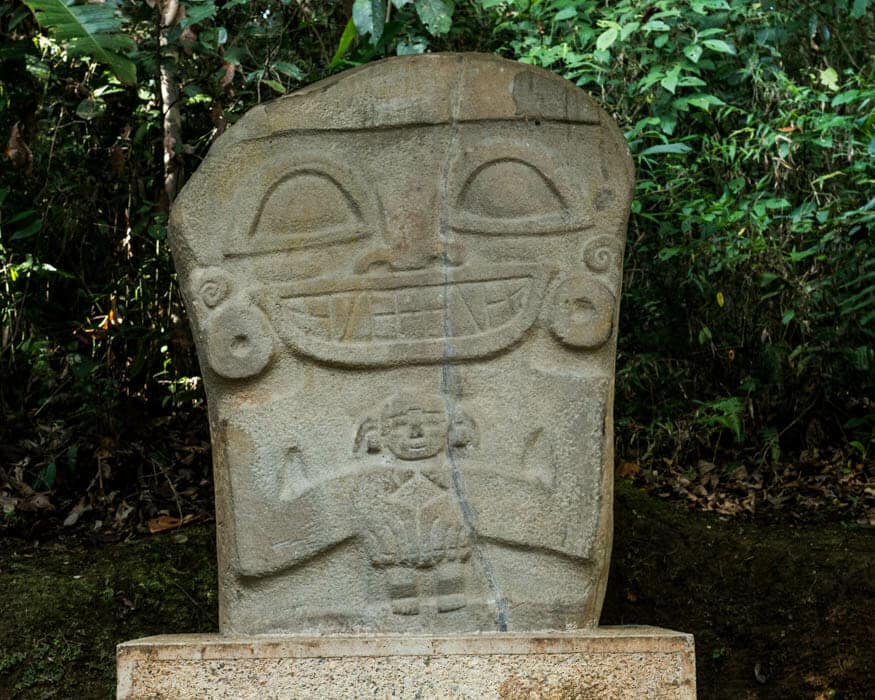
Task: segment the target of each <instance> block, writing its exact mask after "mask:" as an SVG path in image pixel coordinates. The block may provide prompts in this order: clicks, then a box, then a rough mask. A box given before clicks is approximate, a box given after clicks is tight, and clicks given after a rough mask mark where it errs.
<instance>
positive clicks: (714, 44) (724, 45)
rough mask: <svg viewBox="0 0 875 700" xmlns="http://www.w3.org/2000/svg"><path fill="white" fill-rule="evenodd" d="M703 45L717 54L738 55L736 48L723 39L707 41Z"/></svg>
mask: <svg viewBox="0 0 875 700" xmlns="http://www.w3.org/2000/svg"><path fill="white" fill-rule="evenodd" d="M702 44H703V45H704V46H705V47H706V48H709V49H711V50H712V51H716V52H717V53H731V54H732V55H733V56H734V55H735V54H736V51H735V47H734V46H733V45H732V44H730V43H729V42H728V41H723V39H705V40H704V41H703V42H702Z"/></svg>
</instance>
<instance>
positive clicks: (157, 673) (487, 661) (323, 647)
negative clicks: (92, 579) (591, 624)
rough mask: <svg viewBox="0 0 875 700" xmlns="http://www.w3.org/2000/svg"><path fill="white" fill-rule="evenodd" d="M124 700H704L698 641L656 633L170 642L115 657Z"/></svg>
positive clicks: (141, 642) (127, 649)
mask: <svg viewBox="0 0 875 700" xmlns="http://www.w3.org/2000/svg"><path fill="white" fill-rule="evenodd" d="M117 661H118V698H119V699H120V700H128V699H132V698H137V699H145V698H149V699H150V700H155V699H157V698H173V699H174V700H183V699H185V698H207V697H208V698H234V699H235V700H236V699H238V698H259V699H260V700H261V699H267V698H283V699H285V698H320V699H321V698H360V697H372V698H374V697H376V698H384V697H393V698H446V697H451V698H557V699H558V698H598V699H599V700H603V699H607V698H684V699H687V698H689V699H693V698H695V697H696V667H695V663H696V662H695V650H694V647H693V638H692V636H691V635H689V634H682V633H680V632H672V631H670V630H664V629H659V628H656V627H601V628H599V629H597V630H591V631H576V632H545V633H543V634H537V633H487V634H479V635H465V636H462V635H460V636H453V637H406V636H367V635H361V636H324V637H317V636H293V635H286V636H257V637H242V636H222V635H218V634H191V635H182V634H180V635H165V636H159V637H146V638H144V639H136V640H134V641H130V642H125V643H124V644H120V645H119V647H118V655H117Z"/></svg>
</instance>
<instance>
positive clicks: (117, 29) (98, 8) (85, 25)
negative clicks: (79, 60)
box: [25, 0, 137, 85]
mask: <svg viewBox="0 0 875 700" xmlns="http://www.w3.org/2000/svg"><path fill="white" fill-rule="evenodd" d="M25 2H26V4H27V6H28V7H29V8H30V9H31V10H33V12H34V14H35V15H36V19H37V21H38V22H39V23H40V25H42V26H43V27H45V28H47V29H48V30H49V31H50V32H51V34H52V37H53V38H54V39H56V40H57V41H58V42H60V43H62V44H63V45H64V47H65V48H66V50H67V52H68V53H69V54H70V56H76V57H87V58H90V59H92V60H94V61H97V62H98V63H103V64H106V65H107V66H109V67H110V68H111V69H112V71H113V73H115V75H116V77H117V78H118V79H119V80H121V81H122V82H123V83H127V84H128V85H134V84H136V82H137V69H136V66H135V65H134V63H133V61H131V60H130V59H129V58H127V57H126V56H124V55H122V53H127V52H131V51H135V50H136V48H137V45H136V43H135V42H134V40H133V39H132V38H131V37H130V36H129V35H127V34H125V33H123V29H124V24H123V23H124V18H123V16H122V14H121V12H120V9H119V5H120V3H119V2H118V0H108V1H107V2H102V3H99V4H92V3H82V4H76V0H25ZM120 52H121V53H120Z"/></svg>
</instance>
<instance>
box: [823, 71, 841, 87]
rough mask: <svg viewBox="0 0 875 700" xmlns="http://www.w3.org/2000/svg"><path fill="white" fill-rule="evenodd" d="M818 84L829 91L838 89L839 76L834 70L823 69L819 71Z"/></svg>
mask: <svg viewBox="0 0 875 700" xmlns="http://www.w3.org/2000/svg"><path fill="white" fill-rule="evenodd" d="M820 82H821V84H822V85H825V86H826V87H827V88H829V89H830V90H838V89H839V74H838V73H836V69H835V68H824V69H823V70H822V71H820Z"/></svg>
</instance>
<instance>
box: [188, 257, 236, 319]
mask: <svg viewBox="0 0 875 700" xmlns="http://www.w3.org/2000/svg"><path fill="white" fill-rule="evenodd" d="M231 287H232V285H231V277H230V276H229V275H228V273H227V272H225V271H224V270H222V269H220V268H218V267H208V268H206V269H204V270H199V271H198V272H197V273H196V277H195V284H194V288H195V290H196V294H197V297H198V299H200V300H201V301H202V302H203V303H204V305H205V306H207V308H210V309H214V308H216V307H217V306H218V305H219V304H221V303H222V302H223V301H224V300H225V299H227V298H228V296H229V295H230V294H231Z"/></svg>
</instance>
